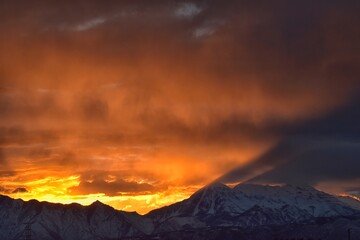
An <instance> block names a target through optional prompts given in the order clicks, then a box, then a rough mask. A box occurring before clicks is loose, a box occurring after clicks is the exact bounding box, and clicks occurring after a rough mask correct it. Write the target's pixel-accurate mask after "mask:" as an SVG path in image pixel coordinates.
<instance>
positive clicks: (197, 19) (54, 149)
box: [0, 0, 360, 195]
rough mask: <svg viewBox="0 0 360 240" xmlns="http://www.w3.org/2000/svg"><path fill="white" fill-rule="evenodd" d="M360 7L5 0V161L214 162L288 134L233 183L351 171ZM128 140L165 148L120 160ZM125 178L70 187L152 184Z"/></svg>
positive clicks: (352, 1) (1, 100)
mask: <svg viewBox="0 0 360 240" xmlns="http://www.w3.org/2000/svg"><path fill="white" fill-rule="evenodd" d="M359 12H360V3H359V1H357V0H348V1H341V0H327V1H325V0H324V1H322V0H321V1H316V2H314V1H310V0H304V1H275V2H270V1H262V0H259V1H251V2H250V1H236V0H229V1H220V0H205V1H193V2H191V1H187V2H184V1H165V0H162V1H151V2H150V1H145V0H141V1H136V2H134V1H107V2H106V3H105V2H104V1H97V0H92V1H82V0H80V1H72V2H71V3H70V2H64V1H57V2H54V1H50V2H49V1H38V2H37V3H32V4H29V2H28V1H3V2H1V3H0V31H1V32H2V33H4V35H6V38H2V39H1V40H0V114H1V116H2V118H1V119H0V144H1V146H3V147H8V149H6V151H5V152H4V157H2V156H1V155H0V164H3V163H4V162H10V163H14V165H16V164H15V163H17V164H18V165H17V166H13V167H14V169H15V170H16V168H22V164H21V163H19V162H20V161H21V160H19V159H27V160H26V161H27V163H29V165H30V166H34V165H37V166H41V167H42V166H44V168H46V169H44V172H46V170H49V168H54V166H55V169H56V170H58V169H66V170H68V168H64V166H67V167H71V166H73V167H74V168H75V169H76V170H75V169H74V171H75V172H78V171H81V169H82V168H83V170H84V169H95V170H100V169H101V170H103V168H105V167H107V166H106V165H105V164H104V163H105V162H106V164H109V166H114V165H115V166H120V167H124V166H126V167H129V168H130V167H132V169H133V168H135V167H134V166H135V165H136V166H137V167H138V168H139V167H140V166H139V165H141V164H143V168H147V169H149V168H148V166H145V165H151V164H152V163H153V162H155V161H156V160H157V157H159V155H161V151H163V152H164V153H163V155H166V154H168V152H166V151H168V149H169V148H172V149H178V150H177V151H173V152H172V154H171V156H175V157H173V159H177V160H172V159H170V160H168V161H167V164H169V165H171V164H174V165H175V166H177V165H176V164H178V165H181V166H183V163H184V162H182V161H185V160H184V159H188V158H190V157H189V156H191V157H192V158H193V159H192V160H193V162H194V163H195V162H197V161H198V160H197V159H199V158H204V159H207V160H208V161H209V165H213V169H218V166H219V165H221V164H223V162H224V159H233V160H232V162H231V166H235V165H237V164H239V163H241V162H243V161H244V162H245V161H246V160H244V159H242V157H243V156H242V155H244V152H246V151H248V150H249V149H250V150H251V151H253V152H254V153H253V154H252V155H251V156H254V155H261V151H263V149H264V148H265V147H263V145H266V146H267V147H270V146H271V144H274V142H279V144H278V145H277V146H275V147H274V148H273V149H270V150H269V151H268V152H267V153H263V154H262V155H261V157H259V158H258V159H255V160H254V161H252V162H250V163H248V164H247V165H246V166H245V167H242V168H240V169H237V170H234V171H233V172H231V173H229V174H227V175H226V176H224V179H225V180H227V181H235V180H239V179H240V180H248V179H251V178H254V177H255V176H256V175H259V174H262V175H261V179H263V180H266V181H290V180H291V181H293V180H295V179H294V178H296V179H297V180H301V181H306V182H309V183H319V182H322V181H325V180H331V179H337V180H346V179H353V178H355V177H356V176H355V175H356V174H358V172H357V171H356V170H354V169H355V168H354V166H358V165H357V163H356V162H355V161H356V157H357V155H358V151H357V150H356V147H357V143H358V142H359V138H358V134H359V131H358V130H359V126H358V125H357V122H359V121H360V119H358V118H359V117H358V115H359V112H360V109H359V106H360V105H357V104H358V103H357V101H358V100H357V99H356V96H357V95H358V94H359V93H360V81H359V74H360V73H359V69H360V59H359V56H360V47H359V43H360V30H359V28H358V26H357V24H355V23H357V22H360V19H359V18H360V15H359V14H358V13H359ZM35 145H38V146H35ZM128 145H131V146H140V148H141V147H143V146H144V145H146V146H160V147H158V148H156V150H157V151H159V152H158V153H157V154H158V155H156V154H153V155H151V156H149V155H150V154H149V155H146V154H143V155H144V156H141V157H136V158H127V159H131V160H128V161H127V163H126V164H124V163H123V162H122V161H123V158H124V156H119V155H121V154H119V153H117V152H116V151H118V149H117V148H121V147H124V146H128ZM14 146H15V147H17V148H16V149H14ZM259 146H261V147H259ZM41 148H43V149H41ZM205 148H206V150H203V149H205ZM109 149H116V150H112V151H111V154H110V153H109V152H110V150H109ZM154 149H155V147H154ZM254 149H255V150H254ZM169 152H170V151H169ZM234 152H235V153H234ZM239 152H240V153H239ZM0 153H1V152H0ZM200 153H201V154H200ZM127 154H129V153H127ZM129 155H130V154H129ZM139 155H140V154H139ZM200 155H201V156H200ZM96 156H105V158H108V159H111V160H107V161H105V160H104V159H101V160H99V158H96ZM199 156H200V157H199ZM341 156H343V157H344V158H346V159H345V160H344V165H343V166H341V167H340V168H339V169H340V170H339V172H340V173H337V172H336V171H335V168H336V165H340V162H339V161H340V160H339V158H340V157H341ZM144 158H146V160H147V161H143V162H142V161H141V160H143V159H144ZM5 159H6V161H5ZM89 159H95V160H91V161H89ZM96 159H97V160H96ZM211 159H214V160H211ZM238 159H242V160H238ZM308 159H309V160H308ZM310 159H311V161H310ZM247 160H248V159H247ZM111 161H112V162H113V163H114V164H110V162H111ZM158 161H159V160H158ZM175 161H179V162H180V164H179V162H178V163H176V162H175ZM326 161H328V165H326V164H325V162H326ZM129 162H132V164H129ZM135 162H137V163H139V164H138V165H137V164H135ZM103 165H105V166H103ZM229 165H230V164H229ZM56 167H57V168H56ZM120 167H119V168H120ZM219 169H220V168H219ZM221 169H223V168H221ZM296 169H297V170H298V171H297V172H296ZM122 170H124V171H125V170H128V169H122ZM136 170H138V169H136ZM150 170H151V169H150ZM74 171H73V172H74ZM84 171H85V170H84ZM218 171H220V170H218ZM70 172H71V171H70ZM134 172H136V173H134V174H138V171H134ZM290 173H293V174H292V175H290ZM44 174H46V173H44ZM196 174H197V175H201V176H192V178H190V177H189V179H190V180H189V181H190V182H198V181H200V180H196V179H204V180H203V181H206V180H205V179H209V180H210V179H211V180H212V178H213V176H215V175H216V176H218V175H219V174H220V173H219V172H215V171H214V173H212V175H211V176H209V175H210V174H209V173H208V172H207V171H205V170H204V172H202V173H200V172H199V173H196ZM168 177H169V178H171V177H170V176H168ZM121 179H124V178H122V177H121V176H116V180H115V181H106V180H108V179H107V176H103V175H101V174H100V176H98V177H94V179H93V180H91V181H87V180H89V179H88V178H87V177H83V178H82V179H81V184H80V186H79V187H78V188H75V189H74V191H75V190H76V191H79V192H81V191H82V192H83V193H90V192H99V191H105V193H106V194H108V195H114V194H116V193H117V192H121V191H124V192H127V191H135V192H139V191H143V190H144V191H145V190H146V189H147V190H149V191H150V190H151V186H149V185H146V184H138V183H135V182H126V181H125V180H121ZM191 179H194V180H191ZM256 179H260V176H258V178H256ZM162 180H163V179H162ZM254 180H255V179H254Z"/></svg>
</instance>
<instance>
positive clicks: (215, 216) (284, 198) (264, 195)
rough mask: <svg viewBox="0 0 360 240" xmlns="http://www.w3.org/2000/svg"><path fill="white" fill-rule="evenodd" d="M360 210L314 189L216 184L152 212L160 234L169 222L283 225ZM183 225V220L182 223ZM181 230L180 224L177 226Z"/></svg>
mask: <svg viewBox="0 0 360 240" xmlns="http://www.w3.org/2000/svg"><path fill="white" fill-rule="evenodd" d="M355 213H357V210H355V209H354V208H352V207H351V206H350V205H349V204H347V203H345V202H343V201H340V200H339V199H338V198H337V197H335V196H332V195H330V194H327V193H324V192H321V191H318V190H316V189H315V188H313V187H311V186H293V185H285V186H264V185H254V184H239V185H237V186H236V187H234V188H230V187H228V186H226V185H223V184H221V183H217V182H215V183H213V184H210V185H208V186H205V187H204V188H202V189H200V190H199V191H197V192H196V193H195V194H194V195H192V196H191V197H190V198H189V199H187V200H184V201H182V202H180V203H176V204H174V205H171V206H168V207H164V208H161V209H157V210H154V211H152V212H150V213H149V214H148V215H147V216H148V217H150V218H152V219H154V221H155V223H156V225H157V231H162V230H163V226H164V225H166V226H167V227H169V225H167V224H166V223H167V222H171V223H172V225H175V224H174V222H176V221H177V219H181V218H185V217H187V218H191V219H192V221H193V222H194V223H197V224H195V225H194V227H196V226H198V225H199V223H201V224H205V225H207V226H260V225H281V224H288V223H295V222H301V221H305V220H308V219H311V218H319V217H337V216H351V215H354V214H355ZM179 221H180V220H179ZM178 225H180V226H181V224H178Z"/></svg>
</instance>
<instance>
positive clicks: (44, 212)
mask: <svg viewBox="0 0 360 240" xmlns="http://www.w3.org/2000/svg"><path fill="white" fill-rule="evenodd" d="M359 205H360V202H358V201H357V200H355V199H347V198H340V197H335V196H332V195H330V194H327V193H324V192H321V191H318V190H316V189H314V188H312V187H310V186H294V185H285V186H262V185H252V184H240V185H238V186H236V187H234V188H230V187H228V186H226V185H223V184H221V183H212V184H210V185H207V186H205V187H204V188H202V189H200V190H199V191H197V192H196V193H194V194H193V195H192V196H191V197H190V198H188V199H186V200H183V201H182V202H178V203H175V204H173V205H170V206H167V207H163V208H160V209H157V210H153V211H151V212H150V213H148V214H147V215H145V216H141V215H139V214H137V213H135V212H133V213H131V212H123V211H118V210H115V209H113V208H112V207H109V206H107V205H105V204H102V203H101V202H98V201H97V202H94V203H93V204H91V205H90V206H87V207H84V206H81V205H79V204H69V205H62V204H53V203H47V202H38V201H35V200H31V201H28V202H25V201H22V200H19V199H16V200H14V199H11V198H9V197H5V196H0V240H1V239H22V238H24V232H25V227H26V223H30V224H31V229H32V232H33V233H34V237H36V238H37V239H45V240H47V239H49V240H50V239H69V240H72V239H74V240H75V239H79V240H87V239H118V238H123V237H131V236H149V235H151V236H154V234H155V235H156V234H165V235H166V234H168V233H169V232H174V231H175V232H177V233H176V234H179V235H181V236H182V234H186V233H187V232H188V230H189V229H197V230H196V231H200V232H201V229H213V230H214V229H215V230H216V229H219V228H226V229H228V228H229V227H230V228H233V227H235V228H243V229H244V228H246V229H258V228H259V227H264V226H293V225H294V224H295V225H296V224H300V225H301V226H302V224H303V223H307V224H313V225H316V224H317V221H318V220H317V219H330V220H329V221H332V220H331V219H340V218H344V219H347V220H346V222H350V223H352V222H354V221H355V223H357V222H356V221H357V220H358V219H360V211H359V208H358V207H359ZM349 219H350V220H349ZM351 219H355V220H354V221H353V220H351ZM326 221H328V220H326ZM344 221H345V220H344ZM343 225H344V224H343ZM329 226H330V225H329ZM345 227H346V226H345V225H344V226H343V228H345ZM262 229H267V228H262ZM215 230H214V231H215ZM216 231H217V230H216ZM226 231H227V230H226ZM200 232H199V233H200ZM174 234H175V233H174ZM201 234H202V233H201ZM205 239H206V238H205Z"/></svg>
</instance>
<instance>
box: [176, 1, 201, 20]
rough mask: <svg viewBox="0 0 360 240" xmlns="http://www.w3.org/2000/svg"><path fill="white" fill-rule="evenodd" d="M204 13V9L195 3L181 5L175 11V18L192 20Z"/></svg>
mask: <svg viewBox="0 0 360 240" xmlns="http://www.w3.org/2000/svg"><path fill="white" fill-rule="evenodd" d="M202 11H203V9H202V8H200V7H199V6H197V5H196V4H195V3H192V2H187V3H181V4H180V5H179V6H178V7H177V8H176V10H175V16H177V17H181V18H191V17H194V16H196V15H198V14H200V13H201V12H202Z"/></svg>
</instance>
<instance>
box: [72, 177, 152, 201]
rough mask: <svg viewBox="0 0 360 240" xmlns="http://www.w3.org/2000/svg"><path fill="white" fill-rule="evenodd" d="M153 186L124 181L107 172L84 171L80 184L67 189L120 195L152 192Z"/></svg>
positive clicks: (81, 192) (78, 191)
mask: <svg viewBox="0 0 360 240" xmlns="http://www.w3.org/2000/svg"><path fill="white" fill-rule="evenodd" d="M155 190H156V189H155V187H154V186H152V185H150V184H148V183H138V182H135V181H126V180H123V179H121V176H116V175H112V174H109V173H107V172H93V173H90V172H88V173H84V174H82V176H81V179H80V185H79V186H77V187H72V188H70V189H69V192H70V193H71V194H96V193H104V194H106V195H107V196H120V195H122V194H124V193H125V194H131V193H146V192H154V191H155Z"/></svg>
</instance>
